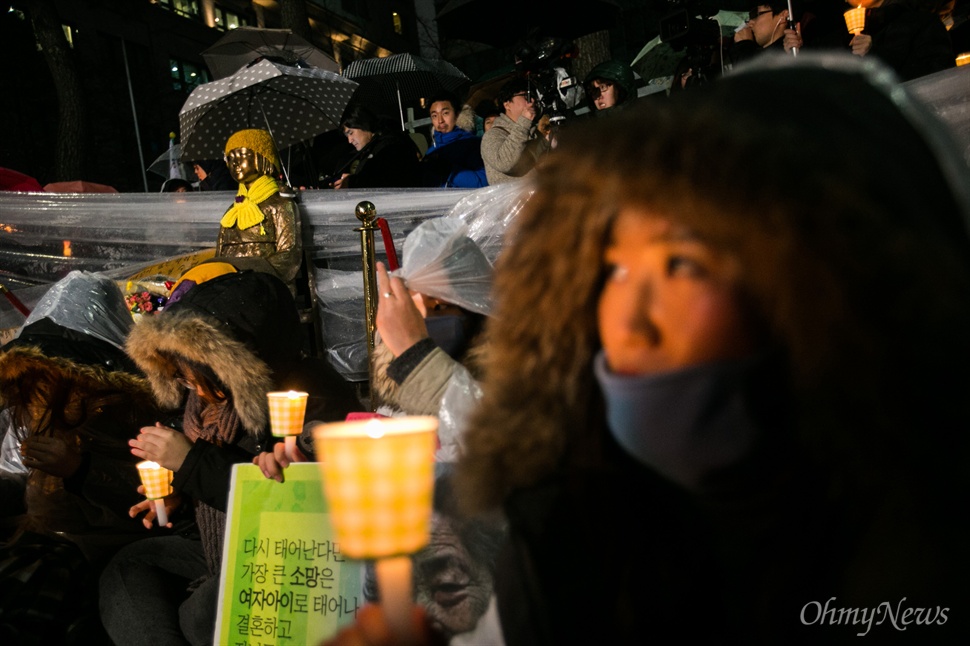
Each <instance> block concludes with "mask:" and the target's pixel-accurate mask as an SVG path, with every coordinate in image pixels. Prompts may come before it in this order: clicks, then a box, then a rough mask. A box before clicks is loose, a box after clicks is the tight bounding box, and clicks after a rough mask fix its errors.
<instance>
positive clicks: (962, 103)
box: [903, 65, 970, 164]
mask: <svg viewBox="0 0 970 646" xmlns="http://www.w3.org/2000/svg"><path fill="white" fill-rule="evenodd" d="M903 85H904V86H905V87H906V89H908V90H909V91H910V92H911V93H913V94H915V95H916V96H917V97H919V99H920V100H921V101H923V103H924V104H926V106H927V107H929V109H930V111H931V112H934V113H936V115H937V116H938V117H939V118H940V119H941V120H942V121H943V122H944V123H946V124H947V125H948V126H949V127H950V130H951V132H952V134H953V140H954V142H955V143H956V145H957V146H958V147H959V149H960V151H961V152H962V153H963V160H964V161H965V162H967V163H968V164H970V65H963V66H960V67H954V68H951V69H948V70H942V71H940V72H936V73H935V74H928V75H926V76H922V77H920V78H917V79H913V80H912V81H906V82H905V83H903Z"/></svg>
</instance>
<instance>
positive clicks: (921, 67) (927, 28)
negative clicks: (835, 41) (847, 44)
mask: <svg viewBox="0 0 970 646" xmlns="http://www.w3.org/2000/svg"><path fill="white" fill-rule="evenodd" d="M862 33H864V34H868V35H870V36H872V48H871V49H870V50H869V53H868V54H867V56H878V57H879V58H880V59H882V61H883V62H884V63H886V64H887V65H889V66H890V67H892V68H893V69H894V70H896V73H897V74H898V75H899V77H900V78H901V79H902V80H903V81H909V80H911V79H915V78H918V77H920V76H925V75H926V74H932V73H933V72H939V71H940V70H945V69H949V68H951V67H955V66H956V55H955V54H954V52H953V43H952V42H951V41H950V35H949V34H948V33H947V31H946V27H945V26H944V25H943V22H942V21H941V20H940V17H939V16H938V15H937V14H936V13H933V12H931V11H926V10H921V9H917V8H914V7H911V6H908V5H906V4H904V3H901V2H894V3H892V4H884V5H882V6H880V7H876V8H874V9H869V10H867V11H866V28H865V29H864V30H863V31H862Z"/></svg>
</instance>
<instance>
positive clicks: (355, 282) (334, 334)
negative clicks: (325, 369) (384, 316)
mask: <svg viewBox="0 0 970 646" xmlns="http://www.w3.org/2000/svg"><path fill="white" fill-rule="evenodd" d="M313 275H314V278H315V279H316V281H317V297H318V302H319V313H320V322H321V327H322V329H323V345H324V346H325V347H326V352H327V359H328V360H329V361H330V363H331V365H333V367H334V368H336V370H337V372H339V373H340V374H341V375H342V376H343V377H344V378H345V379H348V380H350V381H367V379H368V377H369V370H368V366H367V327H366V325H365V324H364V273H363V271H341V270H339V269H323V268H316V269H314V271H313Z"/></svg>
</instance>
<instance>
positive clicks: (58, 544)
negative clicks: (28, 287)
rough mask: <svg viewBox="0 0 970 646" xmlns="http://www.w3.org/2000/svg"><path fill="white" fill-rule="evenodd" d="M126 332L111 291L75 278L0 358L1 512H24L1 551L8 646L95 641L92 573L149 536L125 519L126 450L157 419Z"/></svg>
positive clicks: (128, 492) (99, 279) (133, 472)
mask: <svg viewBox="0 0 970 646" xmlns="http://www.w3.org/2000/svg"><path fill="white" fill-rule="evenodd" d="M132 325H133V320H132V317H131V314H130V313H129V311H128V307H127V305H126V304H125V300H124V296H123V294H122V293H121V290H120V289H119V288H118V286H117V285H116V284H115V282H114V281H113V280H111V279H109V278H107V277H105V276H101V275H99V274H93V273H88V272H82V271H73V272H71V273H69V274H68V275H67V276H66V277H64V278H63V279H61V280H60V281H58V282H57V283H55V284H54V285H52V286H51V287H50V289H48V291H47V292H46V293H45V294H44V296H43V297H42V298H41V300H40V301H39V302H38V303H37V305H36V306H35V307H34V309H33V311H32V312H31V314H30V316H29V317H28V319H27V321H26V322H25V323H24V324H23V326H22V327H21V328H20V330H18V332H17V336H16V337H15V338H14V339H13V340H11V341H10V342H8V343H7V344H6V345H4V346H3V348H2V349H0V400H2V405H3V407H4V417H5V418H6V420H7V422H8V430H7V435H6V436H5V437H4V451H3V464H2V465H0V477H2V478H3V481H4V483H5V484H7V485H10V486H9V488H8V487H5V490H4V496H5V499H4V500H3V503H4V509H5V512H6V511H8V509H9V507H10V506H11V505H15V506H16V509H15V511H18V512H21V515H20V517H19V521H20V522H19V524H18V527H17V531H16V533H15V535H14V536H13V537H12V538H11V539H10V540H7V541H5V543H4V545H3V547H2V550H0V590H2V592H0V634H3V635H5V636H6V637H8V638H9V639H13V640H14V641H16V643H22V644H34V643H37V644H42V643H49V644H53V643H63V640H64V639H65V634H67V633H69V632H70V633H71V634H74V635H75V636H76V637H77V638H78V639H80V640H81V641H85V639H84V638H83V637H81V635H85V636H87V638H88V640H89V641H90V642H92V643H93V642H100V641H101V640H103V638H104V636H103V633H102V632H101V631H100V629H97V631H96V632H94V633H92V632H91V630H92V628H93V627H97V626H98V625H99V622H98V621H97V606H96V604H95V603H91V601H90V600H91V599H92V597H96V590H97V583H98V575H99V574H100V570H101V568H102V567H103V566H104V564H105V563H106V562H107V561H108V559H109V558H110V556H111V555H112V554H113V553H114V552H115V551H116V550H117V549H118V548H119V547H120V546H123V545H126V544H129V543H132V542H133V541H137V540H138V539H142V538H144V537H145V536H146V533H145V530H144V528H142V527H141V524H140V523H139V522H138V521H137V520H134V519H132V518H130V517H129V516H128V509H129V508H130V507H131V505H133V504H135V503H137V502H138V501H139V500H141V499H142V496H140V495H139V494H138V492H137V487H138V483H139V478H138V471H137V469H136V468H135V464H136V462H137V459H136V458H135V457H134V456H132V455H131V453H130V452H129V451H128V440H129V439H130V438H131V436H132V434H133V431H134V430H135V429H137V428H138V427H139V426H141V425H144V424H147V423H151V422H152V421H153V420H155V419H158V417H159V410H158V408H157V406H156V405H155V402H154V399H153V397H152V393H151V389H150V387H149V385H148V382H147V380H146V379H145V377H144V375H143V374H141V372H140V371H139V370H138V369H137V368H136V367H135V365H134V364H133V363H132V362H131V361H130V360H129V359H128V357H127V356H126V355H125V352H124V350H123V347H124V341H125V336H126V335H127V334H128V331H129V330H130V329H131V328H132ZM52 582H56V583H54V584H53V585H52Z"/></svg>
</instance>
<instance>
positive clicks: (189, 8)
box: [155, 0, 200, 18]
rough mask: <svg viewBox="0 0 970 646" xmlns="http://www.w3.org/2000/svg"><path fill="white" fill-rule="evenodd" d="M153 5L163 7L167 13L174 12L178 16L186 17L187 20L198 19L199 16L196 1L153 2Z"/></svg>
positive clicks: (159, 0)
mask: <svg viewBox="0 0 970 646" xmlns="http://www.w3.org/2000/svg"><path fill="white" fill-rule="evenodd" d="M155 3H156V4H159V5H161V6H163V7H165V8H166V9H168V10H169V11H174V12H175V13H177V14H179V15H180V16H186V17H188V18H198V17H199V16H200V13H199V2H198V0H155Z"/></svg>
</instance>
